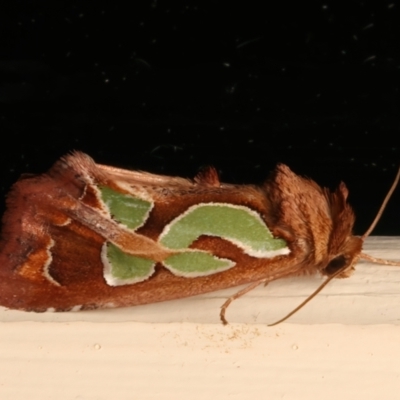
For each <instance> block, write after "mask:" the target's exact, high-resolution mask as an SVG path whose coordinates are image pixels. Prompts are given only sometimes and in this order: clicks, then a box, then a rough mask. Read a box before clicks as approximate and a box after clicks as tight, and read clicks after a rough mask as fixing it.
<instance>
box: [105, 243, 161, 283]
mask: <svg viewBox="0 0 400 400" xmlns="http://www.w3.org/2000/svg"><path fill="white" fill-rule="evenodd" d="M110 257H111V258H114V260H110ZM101 261H102V262H103V265H104V269H103V271H104V272H103V274H104V279H105V280H106V282H107V284H108V285H110V286H120V285H129V284H132V283H138V282H143V281H145V280H146V279H148V278H150V277H151V276H152V275H153V274H154V271H155V266H156V262H155V261H151V260H149V259H147V258H142V257H137V256H133V255H131V254H128V253H125V252H123V251H122V250H121V249H120V248H119V247H117V246H115V245H114V244H112V243H110V242H105V243H104V244H103V247H102V248H101Z"/></svg>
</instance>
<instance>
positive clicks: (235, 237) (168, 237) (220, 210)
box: [159, 203, 289, 257]
mask: <svg viewBox="0 0 400 400" xmlns="http://www.w3.org/2000/svg"><path fill="white" fill-rule="evenodd" d="M200 235H209V236H218V237H221V238H223V239H226V240H229V241H230V242H232V243H234V244H235V245H237V246H238V247H240V248H242V249H243V250H244V251H245V252H246V253H247V254H249V255H252V256H255V257H272V256H276V255H278V254H287V253H288V252H289V249H288V248H287V245H286V242H285V241H284V240H283V239H275V238H274V237H273V236H272V234H271V232H270V230H269V229H268V227H267V226H266V224H265V222H264V221H263V220H262V219H261V217H260V216H259V215H258V214H257V213H256V212H255V211H253V210H251V209H250V208H248V207H244V206H236V205H233V204H225V203H202V204H198V205H196V206H192V207H190V208H189V209H188V210H187V211H186V212H185V213H183V214H182V215H180V216H179V217H178V218H176V219H175V220H173V221H172V222H171V223H170V224H169V225H167V226H166V227H165V228H164V231H163V233H162V234H161V236H160V239H159V241H160V243H161V244H163V245H164V246H166V247H168V248H170V249H184V248H187V247H189V246H190V245H191V243H193V242H194V241H195V240H196V239H197V238H198V237H199V236H200Z"/></svg>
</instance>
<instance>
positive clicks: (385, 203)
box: [361, 167, 400, 261]
mask: <svg viewBox="0 0 400 400" xmlns="http://www.w3.org/2000/svg"><path fill="white" fill-rule="evenodd" d="M399 179H400V167H399V169H398V171H397V175H396V178H394V181H393V183H392V186H391V188H390V190H389V191H388V193H387V195H386V197H385V199H384V200H383V203H382V205H381V208H380V209H379V211H378V214H376V217H375V219H374V220H373V222H372V224H371V226H370V227H369V228H368V229H367V231H366V232H365V233H364V235H362V236H361V239H362V240H363V241H364V240H365V238H367V237H368V236H369V235H370V233H371V232H372V231H373V230H374V229H375V226H376V224H377V223H378V221H379V220H380V218H381V216H382V213H383V211H384V210H385V208H386V205H387V203H388V201H389V199H390V197H391V196H392V194H393V192H394V190H395V189H396V186H397V184H398V183H399ZM363 258H364V257H363ZM371 261H372V260H371Z"/></svg>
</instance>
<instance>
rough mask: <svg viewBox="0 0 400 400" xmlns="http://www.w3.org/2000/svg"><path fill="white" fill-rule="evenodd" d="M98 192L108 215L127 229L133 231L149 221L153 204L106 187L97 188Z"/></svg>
mask: <svg viewBox="0 0 400 400" xmlns="http://www.w3.org/2000/svg"><path fill="white" fill-rule="evenodd" d="M98 190H99V192H100V199H101V201H102V203H103V204H104V205H105V206H106V208H107V210H108V212H109V214H110V215H111V216H112V217H113V218H114V219H115V220H116V221H117V222H119V223H120V224H122V225H124V226H125V227H127V228H128V229H131V230H133V231H135V230H136V229H138V228H140V227H141V226H143V225H144V224H145V223H146V221H147V220H148V219H149V216H150V212H151V210H152V209H153V206H154V203H151V202H149V201H147V200H143V199H141V198H139V197H134V196H131V195H130V194H123V193H120V192H118V191H116V190H114V189H111V188H110V187H108V186H99V187H98Z"/></svg>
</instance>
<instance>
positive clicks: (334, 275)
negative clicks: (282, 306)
mask: <svg viewBox="0 0 400 400" xmlns="http://www.w3.org/2000/svg"><path fill="white" fill-rule="evenodd" d="M353 264H355V262H353V263H352V264H351V265H350V266H344V267H342V268H340V269H338V270H337V271H336V272H335V273H334V274H333V275H331V276H330V277H328V278H327V279H326V280H325V281H324V282H322V283H321V284H320V285H319V286H318V288H317V289H316V290H315V291H314V292H313V293H311V294H310V295H309V296H308V297H307V298H306V299H305V300H304V301H303V302H301V303H300V304H299V305H298V306H297V307H296V308H295V309H293V310H292V311H290V313H289V314H287V315H285V316H284V317H283V318H281V319H280V320H278V321H276V322H274V323H273V324H269V325H268V326H275V325H278V324H280V323H281V322H284V321H286V320H287V319H288V318H290V317H291V316H292V315H293V314H296V313H297V311H299V310H300V309H302V308H303V307H304V306H305V305H306V304H307V303H308V302H309V301H311V300H312V299H313V298H314V297H315V296H316V295H317V294H318V293H319V292H320V291H321V290H322V289H323V288H324V287H325V286H326V285H327V284H328V283H329V282H330V281H331V280H332V279H334V278H336V277H337V276H338V275H340V274H341V273H343V271H345V270H346V269H349V268H351V267H352V265H353Z"/></svg>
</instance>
